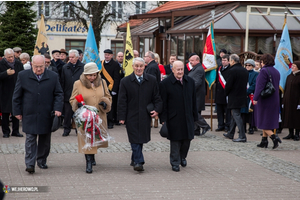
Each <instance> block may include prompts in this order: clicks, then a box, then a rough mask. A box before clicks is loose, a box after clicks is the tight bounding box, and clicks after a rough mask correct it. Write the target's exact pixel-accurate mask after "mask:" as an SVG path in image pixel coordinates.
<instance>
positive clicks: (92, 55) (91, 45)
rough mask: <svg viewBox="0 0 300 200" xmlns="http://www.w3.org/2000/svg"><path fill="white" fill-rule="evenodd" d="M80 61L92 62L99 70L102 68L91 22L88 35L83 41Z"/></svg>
mask: <svg viewBox="0 0 300 200" xmlns="http://www.w3.org/2000/svg"><path fill="white" fill-rule="evenodd" d="M82 62H83V63H89V62H94V63H96V64H97V66H98V69H99V70H100V72H101V70H102V65H101V61H100V57H99V52H98V47H97V43H96V39H95V34H94V29H93V26H92V23H90V26H89V31H88V35H87V38H86V41H85V48H84V54H83V59H82Z"/></svg>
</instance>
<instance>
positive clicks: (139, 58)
mask: <svg viewBox="0 0 300 200" xmlns="http://www.w3.org/2000/svg"><path fill="white" fill-rule="evenodd" d="M136 61H139V62H142V63H143V65H145V61H144V59H143V58H141V57H136V58H134V59H133V61H132V65H134V63H135V62H136Z"/></svg>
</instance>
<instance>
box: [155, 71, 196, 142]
mask: <svg viewBox="0 0 300 200" xmlns="http://www.w3.org/2000/svg"><path fill="white" fill-rule="evenodd" d="M182 82H183V85H182V84H181V83H180V81H178V80H177V79H176V78H175V76H174V74H173V73H172V74H171V75H170V76H168V77H167V78H166V79H164V80H163V81H162V82H161V83H160V87H159V91H160V94H161V98H162V100H163V111H162V113H161V115H160V122H161V123H162V122H167V128H168V133H169V135H168V137H167V138H168V139H169V140H173V141H178V140H185V139H189V140H192V139H193V138H194V122H195V121H197V120H198V114H197V113H198V112H197V104H196V90H195V82H194V80H193V79H192V78H191V77H189V76H187V75H184V76H183V78H182Z"/></svg>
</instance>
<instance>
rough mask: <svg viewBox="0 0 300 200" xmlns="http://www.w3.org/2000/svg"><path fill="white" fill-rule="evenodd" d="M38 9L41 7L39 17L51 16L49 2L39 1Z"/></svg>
mask: <svg viewBox="0 0 300 200" xmlns="http://www.w3.org/2000/svg"><path fill="white" fill-rule="evenodd" d="M38 7H39V16H41V14H43V15H44V16H45V17H49V16H50V4H49V1H39V3H38Z"/></svg>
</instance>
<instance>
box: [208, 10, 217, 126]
mask: <svg viewBox="0 0 300 200" xmlns="http://www.w3.org/2000/svg"><path fill="white" fill-rule="evenodd" d="M211 15H212V24H213V26H214V21H215V10H212V11H211ZM213 29H214V28H213ZM214 53H215V52H214ZM215 59H216V58H215ZM209 89H210V127H211V130H213V95H212V87H210V88H209Z"/></svg>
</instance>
